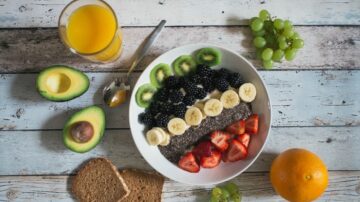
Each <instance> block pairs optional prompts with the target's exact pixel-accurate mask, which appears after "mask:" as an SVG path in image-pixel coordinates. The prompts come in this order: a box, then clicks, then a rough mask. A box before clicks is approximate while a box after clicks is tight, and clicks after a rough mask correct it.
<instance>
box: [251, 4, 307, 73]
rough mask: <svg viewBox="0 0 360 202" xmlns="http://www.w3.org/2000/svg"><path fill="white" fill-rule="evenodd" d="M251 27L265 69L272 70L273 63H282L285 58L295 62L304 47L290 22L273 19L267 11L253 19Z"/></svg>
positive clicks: (254, 42) (262, 11)
mask: <svg viewBox="0 0 360 202" xmlns="http://www.w3.org/2000/svg"><path fill="white" fill-rule="evenodd" d="M250 27H251V30H252V33H253V35H254V40H253V44H254V46H255V47H256V55H257V57H258V58H260V59H261V60H262V64H263V66H264V68H265V69H271V68H272V66H273V63H274V62H281V60H282V58H283V57H284V56H285V59H286V60H287V61H291V60H293V59H294V58H295V56H296V53H297V51H298V50H299V49H301V48H302V47H303V46H304V41H303V40H302V39H301V38H300V35H299V34H298V33H297V32H295V31H294V28H293V25H292V23H291V22H290V21H289V20H282V19H280V18H276V19H273V18H271V16H270V14H269V12H268V11H267V10H261V11H260V13H259V16H258V17H253V18H251V20H250Z"/></svg>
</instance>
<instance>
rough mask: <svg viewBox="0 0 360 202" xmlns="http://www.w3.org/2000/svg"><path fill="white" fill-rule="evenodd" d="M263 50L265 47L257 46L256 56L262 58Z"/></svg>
mask: <svg viewBox="0 0 360 202" xmlns="http://www.w3.org/2000/svg"><path fill="white" fill-rule="evenodd" d="M263 50H264V49H262V48H257V49H256V58H257V59H261V54H262V52H263Z"/></svg>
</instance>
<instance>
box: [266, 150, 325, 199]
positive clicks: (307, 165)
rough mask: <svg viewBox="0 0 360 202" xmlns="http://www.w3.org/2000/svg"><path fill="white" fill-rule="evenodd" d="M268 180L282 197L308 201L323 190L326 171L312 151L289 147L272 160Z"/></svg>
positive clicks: (316, 196)
mask: <svg viewBox="0 0 360 202" xmlns="http://www.w3.org/2000/svg"><path fill="white" fill-rule="evenodd" d="M270 181H271V184H272V185H273V187H274V189H275V191H276V192H277V193H278V194H279V195H280V196H282V197H283V198H285V199H287V200H289V201H291V202H308V201H313V200H315V199H316V198H318V197H319V196H320V195H321V194H322V193H323V192H324V191H325V189H326V187H327V186H328V171H327V169H326V166H325V164H324V163H323V161H322V160H321V159H320V158H319V157H318V156H317V155H315V154H314V153H312V152H310V151H308V150H305V149H289V150H286V151H284V152H283V153H281V154H280V155H279V156H277V157H276V159H275V160H274V161H273V163H272V165H271V169H270Z"/></svg>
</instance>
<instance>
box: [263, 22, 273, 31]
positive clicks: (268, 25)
mask: <svg viewBox="0 0 360 202" xmlns="http://www.w3.org/2000/svg"><path fill="white" fill-rule="evenodd" d="M264 29H265V30H266V31H268V32H270V33H271V32H273V29H274V26H273V23H272V22H271V21H270V20H265V21H264Z"/></svg>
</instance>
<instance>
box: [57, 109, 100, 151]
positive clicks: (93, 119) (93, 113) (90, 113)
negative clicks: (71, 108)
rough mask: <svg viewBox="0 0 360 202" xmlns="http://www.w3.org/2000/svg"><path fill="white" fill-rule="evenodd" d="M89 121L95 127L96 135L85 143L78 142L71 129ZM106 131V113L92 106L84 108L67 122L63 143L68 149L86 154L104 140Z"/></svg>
mask: <svg viewBox="0 0 360 202" xmlns="http://www.w3.org/2000/svg"><path fill="white" fill-rule="evenodd" d="M80 121H87V122H89V123H90V124H91V125H92V126H93V130H94V135H93V137H92V138H91V139H90V140H89V141H88V142H85V143H79V142H76V141H75V140H74V139H73V137H72V135H71V133H70V130H71V127H72V126H73V124H75V123H77V122H80ZM104 130H105V112H104V111H103V109H101V108H100V107H97V106H91V107H87V108H84V109H82V110H80V111H78V112H76V113H75V114H74V115H72V116H71V117H70V118H69V120H68V121H67V122H66V124H65V127H64V130H63V141H64V144H65V146H66V147H67V148H69V149H70V150H72V151H74V152H78V153H84V152H87V151H89V150H91V149H93V148H94V147H95V146H96V145H97V144H98V143H99V142H100V140H101V139H102V137H103V135H104Z"/></svg>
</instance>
